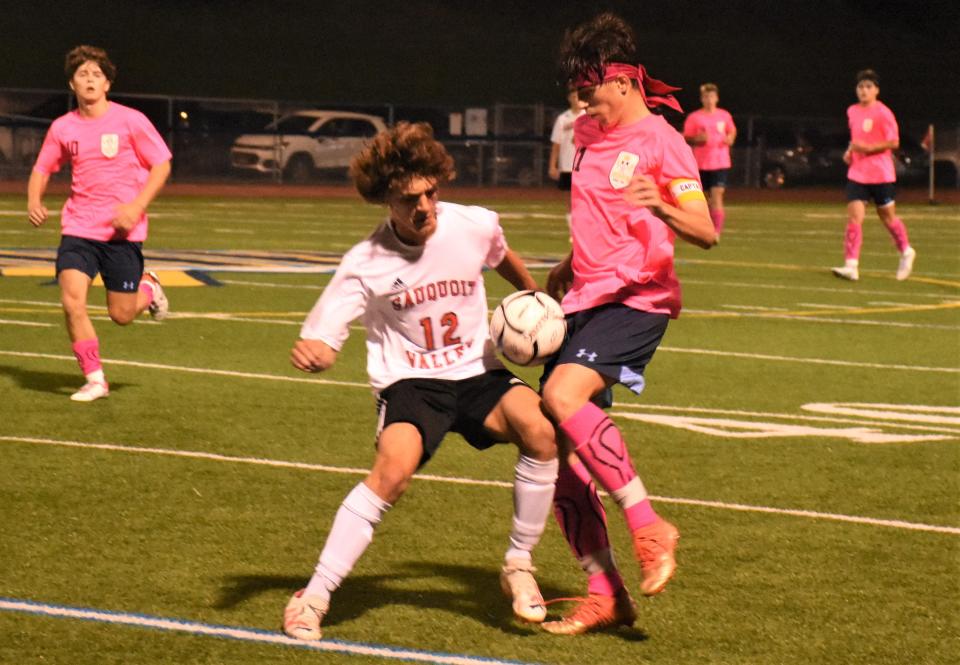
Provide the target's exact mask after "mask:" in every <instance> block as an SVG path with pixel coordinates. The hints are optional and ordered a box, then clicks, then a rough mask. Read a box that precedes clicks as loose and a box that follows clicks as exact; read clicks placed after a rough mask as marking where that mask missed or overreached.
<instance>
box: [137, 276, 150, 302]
mask: <svg viewBox="0 0 960 665" xmlns="http://www.w3.org/2000/svg"><path fill="white" fill-rule="evenodd" d="M137 290H139V291H140V292H142V293H144V294H145V295H146V296H147V302H148V303H150V302H153V282H151V281H150V280H149V279H141V280H140V286H138V287H137Z"/></svg>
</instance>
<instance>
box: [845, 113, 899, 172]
mask: <svg viewBox="0 0 960 665" xmlns="http://www.w3.org/2000/svg"><path fill="white" fill-rule="evenodd" d="M847 122H848V124H849V125H850V140H851V141H859V142H861V143H882V142H885V141H897V140H899V139H900V130H899V128H898V127H897V119H896V118H895V117H893V111H891V110H890V109H889V108H888V107H887V105H886V104H884V103H883V102H879V101H877V102H874V103H873V104H871V105H870V106H861V105H860V104H853V105H852V106H851V107H850V108H848V109H847ZM847 178H849V179H850V180H853V181H854V182H859V183H861V184H864V185H876V184H879V183H883V182H895V181H896V179H897V172H896V170H895V169H894V167H893V153H892V152H891V151H890V150H884V151H883V152H878V153H875V154H873V155H865V154H863V153H862V152H851V153H850V168H849V169H847Z"/></svg>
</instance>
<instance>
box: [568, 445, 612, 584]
mask: <svg viewBox="0 0 960 665" xmlns="http://www.w3.org/2000/svg"><path fill="white" fill-rule="evenodd" d="M553 514H554V516H555V517H556V518H557V524H559V525H560V531H561V532H563V536H564V538H566V539H567V543H568V544H569V545H570V549H571V551H572V552H573V556H574V557H576V559H577V561H579V562H580V565H581V566H582V567H583V569H584V570H585V571H586V572H587V574H588V576H589V577H588V578H587V591H588V593H593V594H600V595H603V596H615V595H616V593H617V591H619V590H620V589H621V588H623V578H621V577H620V573H619V572H618V571H617V568H616V565H615V564H614V562H613V555H612V554H611V552H610V537H609V535H608V534H607V515H606V511H604V509H603V503H602V502H601V501H600V497H599V496H598V495H597V486H596V485H594V484H593V479H592V478H591V477H590V472H589V471H587V469H586V467H584V466H583V464H581V463H580V462H575V463H574V464H571V465H570V466H569V467H568V466H565V465H564V466H561V467H560V473H559V475H558V476H557V489H556V492H555V494H554V496H553Z"/></svg>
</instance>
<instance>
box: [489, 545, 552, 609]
mask: <svg viewBox="0 0 960 665" xmlns="http://www.w3.org/2000/svg"><path fill="white" fill-rule="evenodd" d="M536 570H537V569H536V568H534V567H533V564H531V563H530V562H529V561H527V560H525V559H510V560H509V561H507V562H506V564H505V565H504V566H503V569H502V570H501V571H500V588H501V589H503V593H504V595H505V596H506V597H507V598H510V599H512V600H513V614H514V615H515V616H516V617H517V618H518V619H520V620H522V621H526V622H528V623H541V622H543V620H544V619H546V618H547V606H546V604H545V603H544V602H543V596H542V595H541V594H540V587H539V586H537V580H535V579H534V577H533V573H535V572H536Z"/></svg>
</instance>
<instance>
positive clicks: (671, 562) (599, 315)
mask: <svg viewBox="0 0 960 665" xmlns="http://www.w3.org/2000/svg"><path fill="white" fill-rule="evenodd" d="M638 61H639V60H638V55H637V47H636V40H635V37H634V33H633V30H632V29H631V28H630V26H628V25H627V24H626V23H625V22H624V21H623V20H622V19H621V18H619V17H617V16H615V15H612V14H601V15H600V16H598V17H596V18H594V19H593V20H591V21H589V22H587V23H585V24H583V25H581V26H579V27H577V28H576V29H574V30H573V31H572V32H569V33H568V34H567V35H566V36H565V37H564V41H563V45H562V47H561V52H560V79H561V81H562V82H563V83H566V84H573V85H574V87H575V88H576V89H577V93H578V95H579V98H580V100H581V102H583V104H584V106H586V115H584V116H582V117H580V118H579V119H578V120H577V122H576V125H575V130H574V131H575V138H574V143H575V144H576V149H577V150H576V155H575V157H574V166H573V189H572V192H571V195H572V199H571V201H572V210H571V232H572V236H573V251H572V252H571V253H570V255H569V256H567V257H566V258H565V259H564V260H563V261H562V262H561V263H560V264H559V265H557V266H556V267H555V268H554V269H553V270H551V271H550V274H549V276H548V280H547V290H548V291H549V292H550V293H551V294H552V295H554V296H555V297H559V296H561V295H562V294H563V293H564V292H565V295H563V301H562V306H563V310H564V312H565V313H566V314H567V325H568V331H567V339H566V340H565V341H564V345H563V347H562V348H561V349H560V351H559V353H558V354H557V356H555V357H554V358H553V359H552V360H551V361H550V362H548V364H547V366H546V368H545V371H544V378H543V381H544V382H543V386H542V394H543V403H544V407H545V408H546V409H547V412H548V413H549V414H550V416H551V417H552V418H553V419H554V421H555V422H556V423H558V427H559V429H560V433H561V434H562V436H561V437H560V441H561V443H562V446H561V454H560V457H561V462H563V463H562V464H561V469H560V474H559V477H558V480H557V491H556V495H555V499H554V504H555V512H556V515H557V519H558V521H559V522H560V526H561V528H562V529H563V531H564V534H565V535H566V537H567V540H568V542H569V543H570V544H571V546H572V549H573V552H574V555H575V556H576V557H577V559H578V560H579V562H580V564H581V566H582V567H583V569H584V570H585V571H586V572H587V574H588V577H589V579H588V593H589V596H588V597H587V598H585V599H582V600H581V602H580V603H579V604H578V605H577V606H576V607H575V608H574V609H573V610H572V611H571V612H570V613H569V614H568V615H567V616H566V617H564V618H562V619H561V620H559V621H551V622H547V623H544V624H543V627H544V629H545V630H548V631H550V632H554V633H564V634H575V633H583V632H586V631H589V630H594V629H598V628H603V627H605V626H615V625H631V624H633V622H634V621H635V620H636V609H635V605H634V602H633V600H632V598H631V597H630V594H629V593H628V592H627V590H626V588H625V587H624V585H623V580H622V578H621V576H620V574H619V572H618V571H617V569H616V566H615V565H614V561H613V556H612V554H611V551H610V540H609V537H608V535H607V526H606V519H605V516H604V513H603V509H602V505H601V503H600V499H599V497H598V496H597V490H596V487H595V486H594V485H593V482H592V479H595V480H596V481H597V483H599V484H600V485H602V486H603V488H604V489H605V490H607V491H608V492H609V493H610V495H611V496H612V497H613V499H614V500H615V501H616V503H617V504H618V505H619V506H620V508H621V509H622V510H623V513H624V516H625V517H626V521H627V525H628V527H629V529H630V531H631V533H632V536H633V545H634V553H635V555H636V558H637V560H638V562H639V563H640V572H641V577H642V581H641V584H640V590H641V592H642V593H643V594H644V595H654V594H656V593H659V592H660V591H662V590H663V588H664V587H665V586H666V584H667V582H668V581H669V580H670V578H671V576H672V575H673V573H674V570H675V568H676V561H675V558H674V550H675V548H676V543H677V539H678V537H679V534H678V531H677V529H676V527H674V526H673V525H672V524H670V523H669V522H667V521H666V520H664V519H663V518H662V517H660V516H659V515H657V513H656V512H655V511H654V509H653V507H652V506H651V504H650V499H649V497H648V496H647V491H646V489H645V488H644V485H643V483H642V482H641V480H640V477H639V476H638V475H637V473H636V471H635V470H634V467H633V462H632V460H631V457H630V453H629V451H628V450H627V446H626V443H625V442H624V440H623V436H622V434H621V432H620V430H619V428H617V426H616V425H615V424H614V423H613V421H611V420H610V418H608V417H607V415H606V414H605V413H604V411H603V410H602V409H601V408H600V407H599V406H597V404H596V403H595V402H599V403H602V404H603V405H604V406H609V405H610V403H611V399H610V397H611V394H610V388H612V386H613V385H614V384H617V383H620V384H622V385H624V386H626V387H627V388H629V389H630V390H632V391H633V392H635V393H640V391H641V390H643V386H644V378H643V372H644V369H645V367H646V365H647V363H648V362H650V359H651V358H652V357H653V353H654V351H655V350H656V348H657V346H658V345H659V343H660V340H661V339H662V337H663V334H664V332H665V331H666V328H667V322H668V320H669V319H670V318H671V317H676V316H677V314H678V312H679V310H680V285H679V283H678V282H677V277H676V274H675V273H674V269H673V244H674V238H675V236H676V235H679V236H680V237H681V238H683V239H684V240H687V241H688V242H691V243H694V244H696V245H699V246H701V247H704V248H709V247H711V246H712V245H714V244H715V243H716V231H715V230H714V228H713V224H712V223H711V221H710V214H709V209H708V207H707V203H706V201H705V199H704V196H703V190H702V188H701V187H700V182H699V179H698V177H697V163H696V161H695V160H694V158H693V154H692V152H691V150H690V147H689V146H688V145H687V144H686V143H685V142H684V140H683V137H682V136H681V135H680V134H679V133H678V132H677V131H676V130H674V129H673V128H672V127H671V126H670V125H669V124H667V122H666V121H665V120H664V119H663V118H662V117H661V116H659V115H655V114H653V113H651V111H650V108H651V107H655V106H659V105H665V106H668V107H671V108H674V109H676V110H678V111H679V110H680V107H679V104H677V102H676V100H675V99H674V98H673V97H672V96H671V95H670V94H669V93H670V92H672V91H674V90H676V89H677V88H673V87H671V86H668V85H666V84H664V83H662V82H661V81H657V80H656V79H653V78H650V77H649V76H648V75H647V73H646V70H645V68H644V67H643V66H642V65H638V64H637V63H638ZM571 453H572V454H571ZM591 477H592V478H591Z"/></svg>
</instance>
